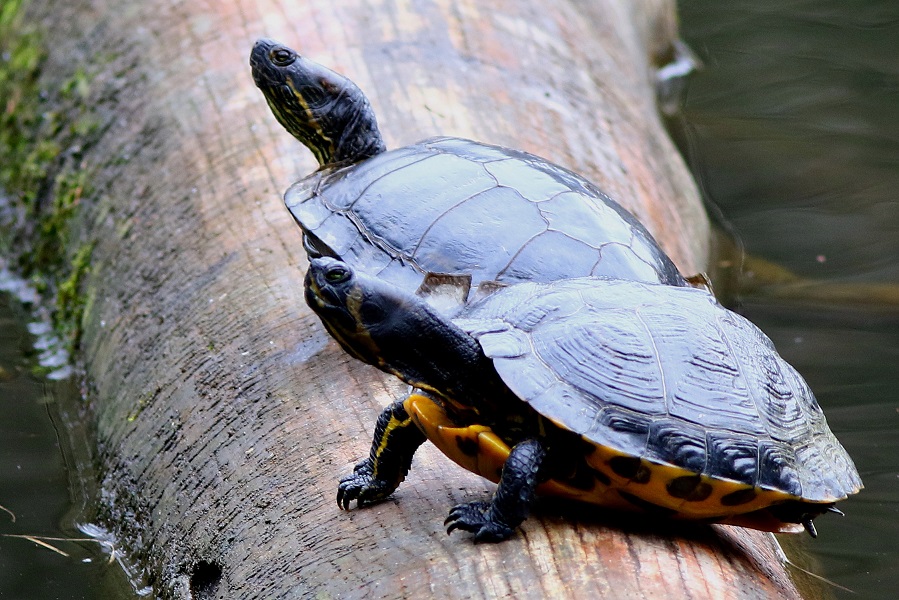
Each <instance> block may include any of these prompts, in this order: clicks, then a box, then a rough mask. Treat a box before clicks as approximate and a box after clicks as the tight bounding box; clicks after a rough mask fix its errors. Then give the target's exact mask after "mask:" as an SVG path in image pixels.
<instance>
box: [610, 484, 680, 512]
mask: <svg viewBox="0 0 899 600" xmlns="http://www.w3.org/2000/svg"><path fill="white" fill-rule="evenodd" d="M618 495H619V496H621V497H622V498H624V499H625V500H626V501H628V502H630V503H631V504H633V505H634V506H636V507H638V508H642V509H643V510H645V511H646V512H648V513H650V514H653V515H658V516H660V517H670V516H671V515H673V514H675V513H677V511H676V510H674V509H672V508H666V507H664V506H659V505H658V504H653V503H652V502H649V501H648V500H644V499H643V498H638V497H637V496H634V495H633V494H631V493H629V492H625V491H624V490H618Z"/></svg>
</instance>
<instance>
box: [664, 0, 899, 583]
mask: <svg viewBox="0 0 899 600" xmlns="http://www.w3.org/2000/svg"><path fill="white" fill-rule="evenodd" d="M679 5H680V9H681V20H682V21H681V22H682V27H683V33H684V35H685V38H686V40H687V42H688V43H689V44H690V46H691V47H692V48H693V49H694V50H695V51H696V52H697V54H698V55H699V56H700V58H701V60H703V61H704V62H705V65H706V68H705V70H704V71H703V72H702V73H700V74H699V75H698V76H697V77H695V78H694V79H693V80H692V82H691V83H690V86H689V90H688V95H687V99H686V106H685V111H684V115H683V119H682V121H681V122H679V123H676V124H675V127H676V128H678V129H679V135H678V136H677V137H679V138H680V139H679V141H680V145H681V146H682V148H683V149H684V152H685V154H687V156H688V158H689V162H690V163H691V167H692V168H693V170H694V173H695V174H696V177H697V179H698V181H699V183H700V186H701V188H702V189H703V191H704V193H705V195H706V196H707V197H708V198H709V199H710V200H711V201H713V202H714V203H715V204H716V205H717V206H718V207H720V209H721V212H722V213H723V214H724V215H725V217H726V221H727V223H729V225H730V227H732V229H733V231H734V232H736V234H737V235H738V236H739V238H740V239H741V240H742V242H743V244H744V245H745V247H746V250H747V251H748V252H749V253H750V254H754V255H757V256H761V257H764V258H766V259H769V260H772V261H774V262H776V263H778V264H780V265H782V266H785V267H787V268H789V269H791V270H792V271H794V272H795V273H797V274H798V275H800V276H802V277H807V278H813V279H818V280H822V281H826V282H830V283H834V284H848V285H850V286H856V288H857V289H858V290H862V294H861V295H864V289H865V288H863V287H862V286H863V285H864V284H869V283H892V284H897V285H899V260H897V259H899V191H897V190H899V45H897V41H899V3H896V2H895V0H885V1H880V2H877V1H861V0H816V1H814V2H812V1H807V0H802V1H796V0H794V1H786V0H778V1H768V0H754V1H752V2H746V1H745V0H740V1H737V0H690V1H684V2H680V3H679ZM766 298H769V299H766ZM742 311H743V312H744V314H746V315H747V316H748V317H749V318H750V319H752V320H753V321H754V322H755V323H757V324H758V325H759V326H760V327H762V329H764V330H765V332H766V333H768V334H769V335H770V336H771V337H772V339H773V340H774V342H775V344H776V345H777V347H778V349H779V350H780V351H781V353H782V354H783V355H784V357H785V358H787V360H789V361H790V362H791V363H792V364H793V365H795V366H796V367H797V369H799V371H800V372H801V373H802V374H803V375H804V376H805V377H806V378H807V380H808V382H809V384H810V385H811V386H812V389H814V390H815V393H816V395H817V397H818V399H819V401H820V403H821V405H822V407H823V408H824V410H825V412H826V413H827V416H828V421H829V422H830V424H831V428H832V429H833V430H834V432H835V433H836V434H837V436H838V437H839V438H840V440H841V441H842V442H843V444H844V445H845V446H846V448H847V449H848V450H849V453H850V454H851V455H852V456H853V458H854V459H855V462H856V465H857V466H858V468H859V471H860V473H861V475H862V478H863V480H864V482H865V485H866V489H865V490H863V491H862V493H861V494H859V495H858V496H856V497H854V498H852V499H850V500H848V501H846V502H844V503H842V504H841V505H840V508H842V509H843V510H844V511H845V512H846V516H845V517H844V518H836V517H831V516H826V517H822V518H821V519H819V520H818V521H817V523H816V524H817V525H818V532H819V534H820V535H819V537H818V539H817V540H811V539H804V540H802V541H801V545H802V546H803V547H804V548H805V549H806V550H807V551H808V552H810V553H811V554H812V557H813V559H815V560H816V561H817V564H816V565H815V566H814V567H813V568H814V570H815V571H816V572H818V573H820V574H822V575H823V576H825V577H827V578H829V579H830V580H832V581H834V582H836V583H838V584H839V585H841V586H844V587H846V588H849V589H850V590H852V592H854V593H850V592H845V591H841V590H840V589H838V588H835V589H834V592H835V594H836V596H837V597H838V598H892V597H895V594H896V590H899V394H897V390H899V368H897V365H899V306H896V305H892V306H890V305H876V304H875V305H873V306H871V305H868V306H865V305H862V304H860V303H855V304H853V303H846V302H841V301H840V300H839V299H838V298H837V297H836V296H834V297H833V298H832V299H831V300H828V299H827V295H826V294H824V297H823V299H822V298H819V299H818V300H811V299H803V298H802V297H801V295H799V296H797V297H795V298H793V299H792V300H790V301H785V300H771V299H770V296H765V295H762V294H749V295H746V296H744V297H743V305H742Z"/></svg>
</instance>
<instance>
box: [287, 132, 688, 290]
mask: <svg viewBox="0 0 899 600" xmlns="http://www.w3.org/2000/svg"><path fill="white" fill-rule="evenodd" d="M285 202H286V204H287V207H288V209H289V210H290V212H291V214H292V215H293V217H294V219H296V221H297V223H298V224H299V225H300V227H301V228H302V230H303V232H304V233H305V240H306V247H307V250H308V251H309V253H310V255H311V256H332V257H334V258H338V259H340V260H342V261H344V262H346V263H348V264H349V265H350V266H351V267H353V268H354V269H357V270H360V271H362V272H365V273H368V274H369V275H374V276H377V277H379V278H381V279H383V280H386V281H389V282H391V283H393V284H395V285H398V286H400V287H401V288H403V289H405V290H407V291H413V292H414V291H416V290H417V289H419V287H420V286H421V285H422V283H423V282H424V280H425V275H426V274H449V275H454V276H460V275H461V276H470V278H471V281H470V288H469V289H475V290H477V289H478V288H479V286H480V285H481V284H485V283H488V282H489V283H491V284H493V282H498V283H500V284H509V283H517V282H521V281H531V280H532V281H555V280H557V279H563V278H570V277H580V276H586V275H602V276H608V277H615V278H622V279H631V280H636V281H644V282H652V283H664V284H668V285H676V286H684V285H687V283H686V282H685V280H684V278H683V277H682V276H681V274H680V273H679V272H678V270H677V268H676V267H675V266H674V264H673V263H672V262H671V260H670V259H669V258H668V256H667V255H666V254H665V253H664V252H663V251H662V250H661V248H659V246H658V244H657V243H656V241H655V240H654V239H653V237H652V236H651V235H650V233H649V232H648V231H647V230H646V228H645V227H643V226H642V225H641V224H640V223H639V222H638V221H637V220H636V219H635V218H634V217H633V215H631V214H630V213H628V212H627V211H626V210H624V209H623V208H622V207H621V206H620V205H619V204H618V203H616V202H615V201H614V200H612V199H610V198H609V197H608V196H606V195H605V194H604V193H602V192H601V191H600V190H599V189H598V188H596V186H594V185H593V184H591V183H590V182H589V181H587V180H585V179H584V178H583V177H581V176H579V175H577V174H575V173H573V172H571V171H568V170H566V169H564V168H562V167H559V166H557V165H554V164H552V163H549V162H547V161H546V160H544V159H541V158H539V157H537V156H534V155H531V154H527V153H525V152H520V151H516V150H510V149H507V148H501V147H497V146H490V145H486V144H481V143H477V142H473V141H469V140H464V139H459V138H434V139H431V140H426V141H423V142H421V143H418V144H415V145H411V146H406V147H403V148H399V149H397V150H392V151H389V152H384V153H381V154H378V155H376V156H374V157H371V158H368V159H366V160H364V161H361V162H359V163H356V164H352V165H349V166H344V167H342V168H338V169H336V170H323V171H318V172H316V173H315V174H313V175H312V176H310V177H308V178H306V179H304V180H302V181H300V182H298V183H296V184H294V185H293V186H292V187H291V188H290V189H289V190H288V191H287V193H286V195H285ZM467 293H468V290H466V294H467ZM465 299H467V296H466V298H463V300H465Z"/></svg>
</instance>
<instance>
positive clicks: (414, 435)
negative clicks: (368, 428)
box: [337, 402, 425, 510]
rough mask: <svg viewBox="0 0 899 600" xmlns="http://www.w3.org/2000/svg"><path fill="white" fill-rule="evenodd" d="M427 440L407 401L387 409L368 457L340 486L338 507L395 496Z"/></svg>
mask: <svg viewBox="0 0 899 600" xmlns="http://www.w3.org/2000/svg"><path fill="white" fill-rule="evenodd" d="M424 441H425V435H424V434H423V433H422V432H421V430H419V429H418V427H417V426H416V425H415V423H413V422H412V418H411V417H409V413H408V412H406V409H405V408H404V407H403V402H394V403H393V404H391V405H390V406H388V407H387V408H385V409H384V410H383V412H381V415H380V416H379V417H378V421H377V423H376V424H375V435H374V438H373V439H372V442H371V452H370V453H369V455H368V458H366V459H365V460H363V461H362V462H360V463H359V464H357V465H356V467H355V468H354V469H353V474H352V475H347V476H346V477H344V478H342V479H341V480H340V485H338V486H337V505H338V506H340V507H341V508H343V509H344V510H347V509H349V507H350V502H352V501H353V500H355V501H356V504H357V506H364V505H366V504H373V503H375V502H380V501H381V500H383V499H384V498H386V497H387V496H389V495H390V494H392V493H393V491H394V490H395V489H396V488H397V487H399V485H400V483H401V482H402V481H403V479H405V478H406V473H408V472H409V467H410V466H411V465H412V456H413V455H414V454H415V451H416V450H417V449H418V447H419V446H421V445H422V444H423V443H424Z"/></svg>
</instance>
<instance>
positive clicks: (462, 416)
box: [305, 257, 862, 542]
mask: <svg viewBox="0 0 899 600" xmlns="http://www.w3.org/2000/svg"><path fill="white" fill-rule="evenodd" d="M305 296H306V301H307V303H308V304H309V306H310V307H311V308H312V310H313V311H314V312H315V313H316V314H317V315H318V316H319V318H320V319H321V320H322V322H323V324H324V325H325V327H326V329H327V330H328V331H329V333H330V334H331V335H332V336H333V337H334V338H335V339H336V340H337V341H338V342H339V343H340V345H341V346H342V347H343V348H344V350H346V351H347V352H348V353H350V354H351V355H352V356H354V357H356V358H358V359H360V360H362V361H364V362H366V363H369V364H371V365H374V366H376V367H378V368H380V369H381V370H383V371H385V372H387V373H391V374H393V375H395V376H397V377H399V378H400V379H402V380H403V381H405V382H406V383H408V384H410V385H412V386H414V387H415V388H418V389H419V390H421V391H420V392H417V393H413V394H412V395H410V396H409V397H408V398H407V399H405V400H404V401H402V402H398V403H395V404H394V405H393V406H391V407H389V408H388V409H387V410H386V411H385V413H384V414H385V415H389V416H387V417H384V416H383V415H382V419H381V420H379V422H378V426H377V427H376V432H375V439H374V443H373V444H372V449H373V451H372V455H371V457H370V460H368V461H363V462H362V463H360V464H359V465H357V466H356V468H355V470H354V472H353V473H352V474H351V475H349V476H347V477H345V478H344V479H343V480H342V481H341V483H340V486H339V493H338V497H337V501H338V504H340V505H341V506H342V507H343V508H348V507H349V505H350V503H351V502H352V501H353V500H356V501H357V503H358V505H364V504H367V503H371V502H375V501H378V500H383V499H384V498H385V497H386V494H389V493H390V492H392V491H393V489H395V488H396V486H397V485H398V484H399V482H400V481H402V479H403V478H404V477H405V475H406V474H407V472H408V470H409V468H410V465H411V460H412V456H413V454H414V452H415V450H416V449H417V448H418V447H419V446H420V445H421V444H422V443H424V441H425V440H426V439H427V440H430V441H431V442H433V443H434V444H435V445H436V446H437V447H438V448H439V449H440V450H441V451H442V452H443V453H444V454H446V455H447V456H448V457H449V458H451V459H452V460H453V461H455V462H457V463H458V464H459V465H461V466H462V467H464V468H466V469H468V470H470V471H472V472H474V473H477V474H479V475H481V476H483V477H485V478H487V479H489V480H491V481H494V482H496V483H498V486H497V489H496V491H495V493H494V494H493V497H492V498H491V499H490V500H489V501H474V502H467V503H462V504H459V505H457V506H455V507H453V508H452V510H451V511H450V513H449V516H448V517H447V520H446V522H445V525H446V527H447V533H451V532H452V531H454V530H456V529H460V530H464V531H469V532H472V533H474V537H475V540H477V541H488V542H498V541H502V540H504V539H507V538H508V537H510V536H511V535H512V534H513V532H514V529H515V528H517V527H518V526H519V525H520V524H521V523H522V522H523V520H524V519H525V518H526V517H527V515H528V512H529V508H530V506H531V504H532V503H533V502H534V500H535V498H536V496H537V495H538V494H540V495H543V494H545V495H555V496H561V497H564V498H569V499H573V500H578V501H581V502H585V503H589V504H595V505H600V506H604V507H610V508H615V509H628V510H635V511H641V512H645V513H649V514H652V515H657V516H662V517H669V518H673V519H690V520H699V521H702V522H706V523H725V524H733V525H741V526H744V527H750V528H755V529H760V530H763V531H775V532H798V531H802V530H803V529H805V530H806V531H807V532H808V533H809V534H811V535H812V536H813V537H814V536H816V535H817V534H816V531H815V527H814V524H813V519H814V518H815V517H817V516H818V515H820V514H822V513H824V512H826V511H833V512H839V510H838V509H836V508H835V507H834V504H835V503H836V502H838V501H840V500H842V499H844V498H846V497H848V496H849V495H851V494H854V493H856V492H858V491H859V490H860V489H861V488H862V482H861V479H860V477H859V474H858V471H857V470H856V468H855V466H854V464H853V462H852V459H851V458H850V457H849V455H848V453H847V452H846V450H845V449H844V448H843V447H842V446H841V445H840V442H839V441H838V440H837V438H836V437H835V436H834V434H833V433H832V432H831V431H830V429H829V428H828V426H827V422H826V420H825V417H824V414H823V412H822V410H821V407H820V406H819V405H818V402H817V401H816V399H815V396H814V394H813V393H812V391H811V390H810V388H809V386H808V384H807V383H806V382H805V380H804V379H803V378H802V376H801V375H799V373H798V372H797V371H796V370H795V369H794V368H793V367H792V366H791V365H790V364H789V363H787V362H786V361H785V360H784V359H783V358H782V357H781V356H780V355H779V354H778V353H777V351H776V349H775V348H774V345H773V344H772V342H771V340H770V339H769V338H768V337H767V336H765V334H764V333H762V331H761V330H759V329H758V328H757V327H756V326H755V325H753V324H752V323H751V322H750V321H748V320H747V319H745V318H744V317H742V316H740V315H738V314H737V313H735V312H732V311H730V310H728V309H727V308H725V307H723V306H722V305H721V304H719V303H718V302H717V301H716V300H715V298H714V296H712V295H710V294H708V293H705V292H703V291H702V290H698V289H694V288H689V287H678V286H666V285H661V284H649V283H645V282H637V281H628V280H616V279H611V278H606V277H595V276H594V277H579V278H571V279H565V280H557V281H554V282H550V283H539V282H525V283H520V284H515V285H511V286H508V287H503V288H500V289H497V290H495V291H494V292H493V293H492V294H490V295H489V296H486V297H484V298H482V299H479V300H477V301H475V302H472V303H469V304H467V305H466V306H465V307H464V308H463V309H462V310H461V311H460V312H459V313H457V314H456V315H455V316H454V317H450V316H448V315H446V314H445V313H442V312H440V311H438V310H437V309H435V308H434V307H432V306H431V305H430V304H428V303H427V302H426V300H425V299H424V298H422V297H421V296H418V295H415V294H411V293H409V292H408V291H407V290H404V289H402V288H401V287H399V286H396V285H394V284H392V283H390V282H387V281H384V280H382V279H379V278H377V277H372V276H369V275H367V274H365V273H364V272H359V271H354V270H353V269H352V268H351V267H350V266H349V265H347V264H346V263H343V262H341V261H338V260H336V259H333V258H329V257H323V258H319V259H314V260H312V262H311V265H310V268H309V271H308V272H307V275H306V279H305ZM401 421H408V422H411V423H413V424H414V425H415V427H396V428H394V427H392V426H391V424H392V423H397V422H401Z"/></svg>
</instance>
